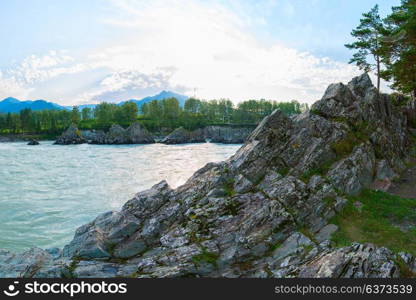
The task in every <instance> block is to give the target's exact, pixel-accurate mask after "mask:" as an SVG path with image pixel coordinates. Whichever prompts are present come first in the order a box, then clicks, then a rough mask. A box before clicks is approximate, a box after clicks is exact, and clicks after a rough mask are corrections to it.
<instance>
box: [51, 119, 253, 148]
mask: <svg viewBox="0 0 416 300" xmlns="http://www.w3.org/2000/svg"><path fill="white" fill-rule="evenodd" d="M253 129H254V127H253V126H231V125H223V126H207V127H205V128H201V129H196V130H194V131H189V130H186V129H184V128H183V127H180V128H177V129H175V130H174V131H173V132H172V133H170V134H169V135H167V136H166V137H164V138H163V139H161V141H160V142H161V143H163V144H185V143H205V142H207V141H210V142H212V143H223V144H242V143H244V141H245V140H246V139H247V137H248V136H249V135H250V133H251V132H252V131H253ZM155 140H156V139H155V138H154V137H153V136H152V134H150V133H149V132H148V131H147V130H146V129H145V128H143V127H142V126H141V125H140V124H139V123H138V122H135V123H133V124H132V125H130V126H129V127H128V128H127V129H124V128H123V127H121V126H120V125H116V124H114V125H112V126H111V127H110V129H109V131H108V132H104V131H102V130H83V131H81V130H79V129H78V128H77V126H76V125H75V124H71V126H70V127H69V128H68V129H67V130H66V131H65V132H64V133H63V134H62V135H61V136H60V137H58V139H57V140H56V141H55V144H57V145H72V144H83V143H89V144H102V145H103V144H151V143H155Z"/></svg>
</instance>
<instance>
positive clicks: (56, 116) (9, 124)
mask: <svg viewBox="0 0 416 300" xmlns="http://www.w3.org/2000/svg"><path fill="white" fill-rule="evenodd" d="M307 108H308V106H307V104H300V103H299V102H297V101H290V102H276V101H269V100H248V101H243V102H240V103H238V104H237V105H235V104H234V103H233V102H232V101H230V100H228V99H221V100H210V101H205V100H199V99H195V98H189V99H188V100H186V102H185V104H184V106H183V107H181V106H180V105H179V101H178V100H177V99H175V98H168V99H164V100H153V101H151V102H148V103H145V104H143V105H142V107H141V109H140V110H139V108H138V106H137V105H136V103H134V102H125V103H124V104H123V105H117V104H114V103H108V102H102V103H100V104H98V105H97V106H96V107H95V108H94V109H91V108H89V107H84V108H83V109H79V108H78V107H77V106H74V107H73V109H72V110H42V111H32V110H30V109H23V110H21V111H20V112H19V113H8V114H0V132H1V133H2V134H22V133H23V134H42V135H50V136H54V135H58V134H60V133H61V132H63V131H64V130H65V129H66V128H67V127H68V126H69V125H70V124H71V123H75V124H77V126H78V128H79V129H81V130H83V129H84V130H86V129H102V130H107V129H108V128H109V127H110V126H111V125H112V124H119V125H121V126H123V127H127V126H129V125H130V124H131V123H132V122H135V121H138V122H139V123H140V124H141V125H143V126H144V127H145V128H146V129H148V130H149V131H151V132H161V131H163V132H165V131H169V130H173V129H175V128H177V127H180V126H183V127H184V128H186V129H190V130H193V129H196V128H201V127H204V126H207V125H224V124H227V125H238V126H243V125H255V124H258V123H259V122H260V121H261V120H262V119H263V118H264V117H265V116H267V115H269V114H270V113H271V112H272V111H273V110H275V109H280V110H282V111H283V112H284V113H286V114H287V115H293V114H299V113H300V112H302V111H304V110H306V109H307Z"/></svg>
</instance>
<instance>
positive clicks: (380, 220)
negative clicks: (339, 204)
mask: <svg viewBox="0 0 416 300" xmlns="http://www.w3.org/2000/svg"><path fill="white" fill-rule="evenodd" d="M357 201H359V202H360V203H361V204H362V207H361V209H357V208H356V207H355V206H354V203H355V202H357ZM331 222H332V223H334V224H336V225H338V227H339V230H338V231H337V232H335V233H334V234H333V235H332V240H333V241H334V242H335V243H336V244H337V245H338V246H345V245H349V244H351V242H353V241H355V242H360V243H367V242H368V243H373V244H375V245H378V246H385V247H388V248H390V249H391V250H393V251H396V252H399V251H406V252H409V253H412V254H413V255H415V254H416V229H415V228H414V227H413V229H408V230H403V229H400V226H403V224H405V223H406V222H410V223H414V224H416V200H415V199H405V198H401V197H399V196H395V195H391V194H388V193H384V192H380V191H372V190H364V191H363V192H362V193H361V194H360V195H359V196H348V204H347V206H346V207H345V208H344V209H343V210H342V211H341V213H339V214H338V215H337V216H335V217H334V219H333V220H331Z"/></svg>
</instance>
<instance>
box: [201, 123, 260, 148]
mask: <svg viewBox="0 0 416 300" xmlns="http://www.w3.org/2000/svg"><path fill="white" fill-rule="evenodd" d="M253 129H254V128H252V127H231V126H207V127H205V128H204V134H205V139H208V140H210V141H211V142H212V143H222V144H242V143H244V142H245V141H246V140H247V137H248V136H249V135H250V133H251V132H252V131H253Z"/></svg>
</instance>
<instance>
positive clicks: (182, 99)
mask: <svg viewBox="0 0 416 300" xmlns="http://www.w3.org/2000/svg"><path fill="white" fill-rule="evenodd" d="M167 98H176V99H177V100H178V101H179V105H180V106H181V107H183V106H184V105H185V101H186V100H187V99H188V98H189V97H188V96H185V95H180V94H177V93H174V92H169V91H162V92H160V93H159V94H157V95H154V96H149V97H145V98H143V99H141V100H136V99H130V100H127V101H122V102H120V103H119V104H118V105H123V103H125V102H129V101H131V102H134V103H136V104H137V106H138V107H139V109H140V108H141V107H142V105H143V104H145V103H147V102H150V101H153V100H163V99H167Z"/></svg>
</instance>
